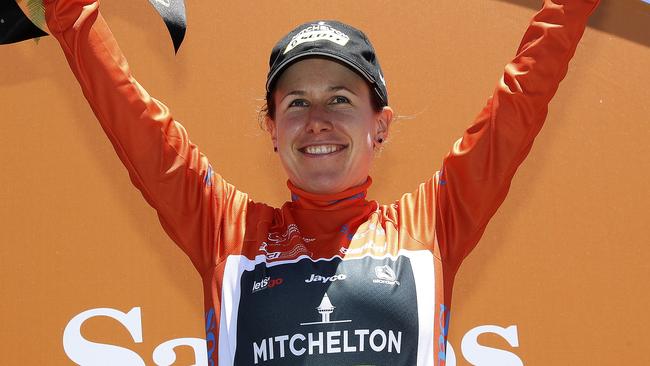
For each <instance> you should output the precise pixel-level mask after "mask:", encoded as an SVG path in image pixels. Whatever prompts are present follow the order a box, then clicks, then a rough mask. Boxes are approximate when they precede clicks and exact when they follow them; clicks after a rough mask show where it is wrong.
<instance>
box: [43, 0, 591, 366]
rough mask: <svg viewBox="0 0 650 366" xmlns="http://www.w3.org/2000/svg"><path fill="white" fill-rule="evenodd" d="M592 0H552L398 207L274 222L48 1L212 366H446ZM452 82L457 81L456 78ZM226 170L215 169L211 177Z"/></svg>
mask: <svg viewBox="0 0 650 366" xmlns="http://www.w3.org/2000/svg"><path fill="white" fill-rule="evenodd" d="M598 2H599V1H598V0H564V1H559V0H546V1H544V4H543V8H542V9H541V10H540V11H539V12H538V13H536V14H535V15H534V18H533V19H532V21H531V23H530V25H529V27H528V29H527V30H526V33H525V35H524V37H523V40H522V41H521V44H520V46H519V48H518V50H517V54H516V56H515V58H514V59H513V60H512V61H511V62H510V63H508V64H507V66H506V67H505V72H504V73H503V76H502V77H501V79H500V81H499V83H498V85H497V87H496V89H495V90H494V94H493V95H492V97H491V98H489V99H488V102H487V105H486V106H485V107H484V108H483V110H482V111H481V112H480V113H479V114H478V116H477V117H476V119H475V120H474V122H473V124H472V125H471V126H470V127H469V128H468V129H467V130H466V131H465V133H464V135H463V137H462V138H461V139H459V140H458V141H456V142H455V143H454V145H453V147H452V149H451V151H450V152H449V154H448V155H447V156H446V157H445V158H444V160H443V164H442V167H441V168H440V170H439V171H438V172H436V173H435V174H434V175H433V176H432V177H431V178H430V179H428V180H427V181H426V182H424V183H422V184H421V185H420V186H419V187H417V188H416V189H415V190H413V191H412V192H411V193H407V194H404V195H403V196H402V197H401V198H399V199H398V200H396V201H395V202H392V203H390V204H385V205H382V204H379V203H377V202H375V201H369V200H366V190H367V188H368V186H369V185H370V183H371V179H370V178H368V180H367V182H366V183H365V184H363V185H362V186H359V187H354V188H351V189H349V190H347V191H345V192H340V193H338V194H334V195H315V194H311V193H308V192H304V191H302V190H300V189H298V188H297V187H294V186H293V185H291V184H290V183H289V188H290V190H291V192H292V200H291V202H287V203H285V204H284V205H283V206H282V207H280V208H274V207H270V206H268V205H265V204H264V203H259V202H254V201H253V200H251V199H250V198H249V197H248V195H247V194H245V193H243V192H240V191H239V190H237V188H236V187H234V186H232V185H231V184H228V183H227V182H226V181H225V180H224V179H223V178H222V177H221V176H220V175H219V174H217V173H216V172H215V170H213V167H212V166H211V165H210V163H209V162H208V159H207V158H206V157H205V156H204V155H202V154H201V153H200V152H199V150H198V149H197V147H196V146H195V145H193V144H192V143H191V142H190V140H189V139H188V136H187V133H186V131H185V129H184V128H183V127H182V126H181V125H180V124H179V123H178V122H176V121H175V120H174V119H173V118H172V115H171V114H170V112H169V110H168V109H167V107H166V106H165V105H163V104H162V103H161V102H159V101H158V100H156V99H153V98H152V97H150V96H149V94H147V92H146V91H145V90H144V89H143V88H142V87H141V86H140V85H139V84H138V82H137V81H136V80H135V79H134V78H133V76H132V75H131V73H130V71H129V66H128V65H127V62H126V60H125V58H124V56H123V54H122V52H121V51H120V49H119V48H118V45H117V43H116V42H115V40H114V38H113V35H112V34H111V32H110V30H109V28H108V27H107V25H106V23H105V22H104V19H103V18H102V16H101V15H100V13H99V11H98V5H99V4H98V3H97V2H96V1H90V0H65V1H63V0H61V1H54V0H49V1H46V6H47V21H48V26H49V29H50V30H51V32H52V34H53V35H54V36H55V37H56V38H57V39H58V41H59V42H60V43H61V47H62V49H63V52H64V53H65V56H66V57H67V60H68V62H69V64H70V67H71V69H72V71H73V72H74V74H75V76H76V77H77V79H78V81H79V83H80V85H81V89H82V90H83V93H84V95H85V96H86V98H87V99H88V102H89V103H90V106H91V108H92V109H93V111H94V113H95V115H96V116H97V118H98V119H99V122H100V123H101V125H102V127H103V129H104V131H105V132H106V134H107V135H108V138H109V139H110V141H111V143H112V144H113V146H114V148H115V150H116V152H117V154H118V156H119V158H120V159H121V160H122V162H123V163H124V165H125V166H126V168H127V169H128V172H129V174H130V177H131V180H132V181H133V184H135V186H136V187H137V188H138V189H139V190H140V191H141V192H142V194H143V195H144V197H145V199H146V200H147V202H149V203H150V204H151V205H152V206H153V207H154V208H155V209H156V210H157V212H158V215H159V217H160V221H161V223H162V226H163V227H164V229H165V231H166V232H167V233H168V234H169V236H170V237H171V238H172V239H173V240H174V242H176V243H177V244H178V245H179V246H180V247H181V248H182V249H183V251H185V253H187V255H188V256H189V258H190V259H191V261H192V263H193V264H194V266H195V267H196V269H197V270H198V272H199V273H200V275H201V278H202V280H203V291H204V296H205V319H206V323H205V324H206V328H205V330H206V340H207V354H208V359H209V361H208V364H209V365H220V366H221V365H246V366H248V365H392V366H395V365H408V366H412V365H444V363H445V361H444V360H445V345H446V336H447V329H448V327H449V305H450V301H451V290H452V285H453V281H454V275H455V274H456V272H457V270H458V268H459V265H460V263H461V261H462V260H463V258H465V257H466V256H467V255H468V253H469V252H470V251H471V250H472V248H473V247H474V246H475V245H476V243H477V242H478V240H479V238H480V237H481V235H482V233H483V231H484V230H485V227H486V225H487V223H488V220H489V219H490V217H492V215H493V214H494V213H495V211H496V209H497V207H498V206H499V205H500V204H501V202H502V201H503V200H504V198H505V196H506V193H507V192H508V188H509V186H510V182H511V179H512V177H513V175H514V173H515V170H516V169H517V167H518V165H519V164H520V163H521V162H522V161H523V159H524V157H525V156H526V155H527V154H528V152H529V150H530V148H531V145H532V143H533V139H534V138H535V136H536V135H537V133H538V132H539V130H540V128H541V127H542V124H543V121H544V119H545V118H546V115H547V106H548V103H549V101H550V100H551V98H552V96H553V95H554V94H555V92H556V90H557V87H558V85H559V83H560V81H561V80H562V79H563V78H564V76H565V74H566V72H567V65H568V62H569V60H570V59H571V57H572V56H573V54H574V52H575V48H576V45H577V44H578V41H579V40H580V38H581V36H582V34H583V32H584V29H585V25H586V22H587V19H588V16H589V15H590V14H591V13H592V11H593V10H594V9H595V8H596V6H597V5H598ZM450 72H457V71H455V70H450ZM215 166H218V162H217V163H216V164H215Z"/></svg>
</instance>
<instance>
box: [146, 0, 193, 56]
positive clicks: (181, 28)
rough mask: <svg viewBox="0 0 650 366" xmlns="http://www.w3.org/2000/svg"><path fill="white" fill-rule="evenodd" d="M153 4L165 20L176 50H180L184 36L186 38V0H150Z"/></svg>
mask: <svg viewBox="0 0 650 366" xmlns="http://www.w3.org/2000/svg"><path fill="white" fill-rule="evenodd" d="M149 2H150V3H151V5H153V7H154V8H156V11H158V14H160V16H161V17H162V18H163V20H164V21H165V25H167V29H168V30H169V35H170V36H171V37H172V42H173V43H174V51H175V52H178V49H179V48H180V47H181V43H182V42H183V38H185V29H186V28H187V21H186V18H185V1H184V0H149Z"/></svg>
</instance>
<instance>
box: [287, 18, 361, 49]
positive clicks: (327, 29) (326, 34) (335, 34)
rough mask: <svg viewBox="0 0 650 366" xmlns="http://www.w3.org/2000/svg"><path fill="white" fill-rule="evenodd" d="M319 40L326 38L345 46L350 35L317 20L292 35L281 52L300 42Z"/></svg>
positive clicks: (292, 47)
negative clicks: (315, 22) (316, 22)
mask: <svg viewBox="0 0 650 366" xmlns="http://www.w3.org/2000/svg"><path fill="white" fill-rule="evenodd" d="M320 40H326V41H330V42H333V43H336V44H338V45H339V46H345V45H346V44H347V43H348V41H349V40H350V37H348V36H347V35H346V34H345V33H343V32H341V31H339V30H337V29H334V28H332V27H331V26H329V25H327V24H325V22H318V24H312V25H310V26H309V27H307V28H305V29H303V30H301V31H300V32H298V34H296V35H295V36H293V38H291V41H290V42H289V44H288V45H287V48H285V49H284V53H283V54H285V53H287V52H289V51H291V50H292V49H294V48H295V47H296V46H298V45H300V44H303V43H306V42H315V41H320Z"/></svg>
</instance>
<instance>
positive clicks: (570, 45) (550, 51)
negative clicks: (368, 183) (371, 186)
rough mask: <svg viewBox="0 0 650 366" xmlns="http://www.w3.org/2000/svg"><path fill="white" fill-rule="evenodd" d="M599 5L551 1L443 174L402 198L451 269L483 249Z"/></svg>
mask: <svg viewBox="0 0 650 366" xmlns="http://www.w3.org/2000/svg"><path fill="white" fill-rule="evenodd" d="M598 3H599V0H545V1H544V4H543V7H542V9H541V10H540V11H539V12H537V13H536V14H535V15H534V17H533V19H532V20H531V22H530V25H529V27H528V29H527V30H526V32H525V34H524V37H523V39H522V41H521V44H520V46H519V48H518V50H517V53H516V56H515V58H514V59H513V60H512V61H511V62H510V63H508V64H507V65H506V67H505V71H504V74H503V76H502V77H501V80H500V81H499V83H498V85H497V87H496V89H495V91H494V94H493V95H492V97H491V98H489V100H488V102H487V105H486V106H485V107H484V108H483V110H482V111H481V112H480V113H479V114H478V116H477V117H476V119H475V120H474V122H473V123H472V125H471V126H470V127H469V128H467V130H466V131H465V133H464V135H463V137H462V138H461V139H459V140H458V141H456V142H455V143H454V145H453V147H452V149H451V151H450V152H449V154H448V155H447V156H446V157H445V158H444V160H443V166H442V168H441V169H440V171H439V172H437V173H436V174H435V176H434V177H432V178H431V179H430V180H429V181H427V182H426V183H424V184H422V185H420V187H419V189H418V190H417V191H416V192H415V193H412V194H410V195H406V196H405V197H403V198H402V202H403V204H404V205H407V206H408V207H410V209H407V210H405V211H406V212H409V211H410V212H413V214H411V215H412V216H413V217H412V218H410V220H408V221H406V222H405V223H406V224H407V225H408V228H409V229H410V230H411V232H413V235H414V236H415V237H416V238H419V239H420V240H422V241H425V240H426V242H429V243H431V242H434V240H435V242H436V243H437V248H436V250H439V251H440V253H439V254H440V256H441V259H442V260H443V263H446V265H448V266H450V268H454V269H457V268H458V265H460V262H461V261H462V260H463V259H464V258H465V257H466V256H467V255H468V254H469V252H470V251H471V250H472V249H473V248H474V247H475V246H476V243H477V242H478V241H479V239H480V237H481V235H482V234H483V232H484V230H485V227H486V225H487V223H488V221H489V220H490V218H491V217H492V216H493V215H494V213H495V212H496V210H497V208H498V207H499V206H500V205H501V203H502V202H503V200H504V199H505V196H506V194H507V192H508V189H509V187H510V182H511V180H512V177H513V175H514V174H515V171H516V169H517V167H518V166H519V165H520V164H521V162H522V161H523V160H524V158H525V157H526V155H528V152H529V151H530V149H531V146H532V143H533V140H534V139H535V136H536V135H537V133H538V132H539V130H540V129H541V128H542V124H543V123H544V120H545V118H546V115H547V112H548V104H549V102H550V100H551V98H552V97H553V95H554V94H555V92H556V91H557V88H558V86H559V83H560V81H562V79H564V77H565V75H566V73H567V68H568V63H569V61H570V60H571V58H572V57H573V55H574V53H575V49H576V47H577V45H578V42H579V40H580V38H581V37H582V34H583V33H584V30H585V27H586V23H587V20H588V18H589V16H590V14H591V13H592V12H593V11H594V9H595V8H596V7H597V6H598ZM432 195H435V199H434V198H433V197H432ZM432 210H434V212H432ZM434 221H435V228H433V227H432V225H433V222H434ZM434 229H435V231H434Z"/></svg>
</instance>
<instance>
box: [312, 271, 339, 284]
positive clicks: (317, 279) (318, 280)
mask: <svg viewBox="0 0 650 366" xmlns="http://www.w3.org/2000/svg"><path fill="white" fill-rule="evenodd" d="M346 278H348V276H346V275H344V274H342V273H340V274H335V275H333V276H329V277H327V276H321V275H317V274H313V273H312V275H311V276H309V278H308V279H306V280H305V282H306V283H330V282H335V281H343V280H345V279H346Z"/></svg>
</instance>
